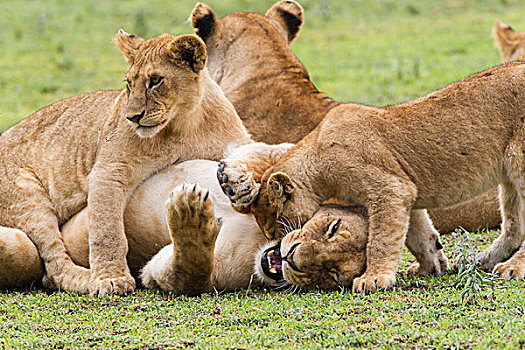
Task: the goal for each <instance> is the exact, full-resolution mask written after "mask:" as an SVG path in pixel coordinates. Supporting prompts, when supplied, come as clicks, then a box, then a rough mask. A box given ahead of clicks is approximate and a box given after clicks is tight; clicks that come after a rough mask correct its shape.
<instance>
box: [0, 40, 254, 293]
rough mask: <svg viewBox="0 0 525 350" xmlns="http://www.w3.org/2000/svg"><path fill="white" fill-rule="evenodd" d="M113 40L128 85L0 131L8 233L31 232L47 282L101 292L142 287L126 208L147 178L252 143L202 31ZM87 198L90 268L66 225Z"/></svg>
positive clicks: (0, 219) (3, 221)
mask: <svg viewBox="0 0 525 350" xmlns="http://www.w3.org/2000/svg"><path fill="white" fill-rule="evenodd" d="M115 41H116V43H117V46H118V47H119V48H120V50H121V51H122V52H123V53H124V56H125V57H126V60H127V62H128V63H129V66H130V69H129V71H128V73H127V75H126V80H127V84H126V89H125V90H124V91H122V92H121V93H119V94H118V93H116V92H115V93H113V92H110V93H108V92H97V93H93V94H88V95H83V96H77V97H73V98H70V99H68V100H64V101H60V102H58V103H56V104H54V105H51V106H49V107H46V108H44V109H42V110H40V111H38V112H37V113H35V114H33V115H32V116H30V117H28V118H27V119H25V120H23V121H21V122H20V123H18V124H17V125H15V126H14V127H12V128H11V129H9V130H8V131H6V132H5V133H4V134H2V135H1V137H0V150H1V153H0V171H1V172H2V176H0V225H2V226H3V227H4V228H2V229H1V230H0V234H3V231H4V230H5V232H6V234H11V233H12V229H19V230H21V231H22V232H24V233H25V234H27V236H28V237H29V238H30V239H31V241H32V242H33V243H34V244H35V245H36V248H37V249H38V252H39V254H40V257H41V258H42V260H43V263H44V267H45V272H46V282H47V284H49V285H54V286H55V287H57V288H60V289H63V290H69V291H79V292H82V293H85V292H87V291H88V290H89V292H90V293H91V294H95V295H97V294H98V295H105V294H123V293H126V292H130V291H132V290H133V289H134V288H135V280H134V279H133V277H132V276H131V274H130V272H129V268H128V265H127V262H126V253H127V251H128V245H127V241H126V237H125V234H124V224H123V213H124V209H125V207H126V204H127V202H128V200H129V198H130V196H131V194H132V193H133V191H134V190H135V189H136V188H137V186H139V184H141V183H142V182H144V181H145V180H147V179H148V178H150V177H151V176H153V175H155V174H156V173H158V172H159V171H162V170H163V169H165V168H167V167H169V166H170V165H172V164H175V163H179V162H181V161H184V160H189V159H195V158H203V159H220V158H222V157H224V154H225V151H226V149H227V148H228V147H235V146H237V145H240V144H245V143H248V142H250V138H249V136H248V134H247V132H246V130H245V128H244V126H243V125H242V123H241V121H240V119H239V117H238V116H237V114H236V112H235V110H234V108H233V106H232V105H231V103H230V102H229V101H228V100H227V99H226V98H225V97H224V95H223V93H222V91H221V90H220V88H219V87H218V86H217V84H216V83H215V82H213V81H212V80H211V79H210V77H209V76H208V72H207V70H206V69H205V64H206V57H207V56H206V49H205V45H204V43H203V42H202V40H201V39H200V38H198V37H197V36H195V35H181V36H173V35H169V34H163V35H160V36H157V37H154V38H151V39H149V40H143V39H141V38H139V37H137V36H135V35H131V34H127V33H125V32H123V31H119V32H118V34H117V36H116V38H115ZM113 100H114V102H112V101H113ZM111 105H112V106H113V107H112V109H111V110H108V109H107V106H111ZM86 206H87V207H88V211H89V220H88V221H89V254H90V255H89V261H90V270H88V269H86V268H83V267H80V266H78V265H76V264H74V263H73V262H72V260H71V258H70V257H69V256H68V254H67V252H66V249H65V247H64V243H63V241H62V238H61V235H60V231H59V227H60V225H62V224H63V223H64V222H66V221H67V220H68V219H69V218H71V217H72V216H73V215H74V214H75V213H77V212H79V211H80V210H81V209H83V208H84V207H86Z"/></svg>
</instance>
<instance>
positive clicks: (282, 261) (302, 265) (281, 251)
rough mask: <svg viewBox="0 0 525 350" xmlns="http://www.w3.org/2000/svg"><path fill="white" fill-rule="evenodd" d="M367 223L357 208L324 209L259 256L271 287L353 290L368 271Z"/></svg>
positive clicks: (260, 269)
mask: <svg viewBox="0 0 525 350" xmlns="http://www.w3.org/2000/svg"><path fill="white" fill-rule="evenodd" d="M367 237H368V220H367V219H366V213H365V210H364V209H363V208H361V207H357V206H352V207H349V206H339V205H323V206H322V207H321V208H320V209H319V210H318V211H317V212H316V213H315V214H314V215H313V217H312V218H311V219H310V220H308V221H307V222H306V223H305V224H304V226H303V227H302V228H300V229H296V230H293V231H292V232H290V233H288V234H287V235H286V236H285V237H284V238H283V240H282V241H281V242H280V243H279V244H277V245H274V246H270V247H265V248H263V249H262V250H261V252H260V253H259V254H257V256H256V261H255V264H256V271H257V274H258V276H259V277H260V278H261V279H262V280H263V281H264V282H265V283H266V284H268V285H270V286H272V287H277V288H279V287H280V288H286V287H287V286H289V285H290V284H291V285H293V286H299V287H302V288H304V289H313V288H316V287H318V288H323V289H334V288H338V287H340V286H344V287H347V286H351V285H352V281H353V280H354V278H356V277H358V276H360V275H361V274H362V273H363V272H364V270H365V267H366V243H367V240H368V238H367Z"/></svg>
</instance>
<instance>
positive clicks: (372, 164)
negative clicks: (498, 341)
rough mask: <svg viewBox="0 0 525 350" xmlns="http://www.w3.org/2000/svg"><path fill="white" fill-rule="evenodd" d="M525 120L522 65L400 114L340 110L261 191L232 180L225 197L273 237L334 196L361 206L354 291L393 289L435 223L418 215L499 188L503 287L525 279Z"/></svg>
mask: <svg viewBox="0 0 525 350" xmlns="http://www.w3.org/2000/svg"><path fill="white" fill-rule="evenodd" d="M524 111H525V64H520V63H510V64H505V65H502V66H498V67H495V68H492V69H489V70H486V71H483V72H481V73H478V74H474V75H473V76H471V77H468V78H466V79H463V80H461V81H459V82H457V83H454V84H451V85H449V86H448V87H446V88H444V89H442V90H439V91H436V92H434V93H431V94H429V95H427V96H426V97H423V98H420V99H417V100H414V101H411V102H408V103H404V104H400V105H396V106H389V107H384V108H377V107H370V106H363V105H354V104H347V105H341V106H339V107H336V108H335V109H333V110H332V111H331V112H329V113H328V114H327V116H326V117H325V118H324V120H323V121H322V122H321V124H320V125H319V126H318V127H317V128H316V129H314V130H313V131H312V132H311V133H310V134H309V135H308V136H306V137H305V138H304V139H303V140H302V141H301V142H299V143H298V144H297V145H296V146H295V147H293V148H292V149H291V150H290V151H289V152H288V153H286V154H285V155H284V156H283V157H282V158H281V159H280V160H279V161H278V162H277V163H276V164H275V165H274V166H272V167H271V168H270V169H268V170H267V171H266V172H265V174H264V175H263V177H262V180H261V185H260V187H258V186H257V185H255V182H253V181H251V179H246V178H244V179H241V178H240V177H234V176H227V178H225V179H223V181H222V182H223V190H224V191H225V193H226V194H228V195H230V198H232V199H234V200H235V203H234V206H236V207H238V208H242V210H243V211H245V212H246V211H249V212H252V213H253V214H254V215H255V217H256V219H257V222H258V224H259V225H260V226H261V228H262V229H263V231H264V232H265V234H266V235H267V236H269V237H273V236H274V235H275V234H276V232H277V229H278V228H279V226H280V223H282V222H296V223H297V222H306V221H308V220H309V219H310V218H311V217H312V214H313V213H315V212H316V210H317V208H318V207H319V205H320V204H321V203H323V201H325V200H327V199H329V198H332V197H336V198H338V199H340V200H344V201H348V202H350V203H356V204H358V205H362V206H364V207H365V208H366V210H367V214H368V217H369V231H370V232H369V237H368V243H367V248H366V252H367V253H366V254H367V255H366V260H367V268H366V271H365V273H364V274H363V276H361V277H359V278H357V279H355V280H354V282H353V289H354V290H355V291H359V292H361V291H375V290H376V288H377V287H379V288H389V287H391V286H393V284H394V283H395V273H396V270H397V267H398V264H399V260H400V257H401V247H402V245H403V242H404V241H405V238H406V239H407V245H408V244H409V242H411V244H414V241H416V242H417V237H418V234H419V231H420V230H424V231H426V230H427V229H428V228H429V226H431V224H430V223H429V222H428V217H427V216H426V213H425V212H424V211H421V210H420V209H426V208H437V207H446V206H451V205H454V204H457V203H461V202H463V201H466V200H469V199H470V198H472V197H473V196H476V195H478V194H480V193H483V191H486V190H487V189H488V188H490V187H491V186H495V185H496V184H499V185H500V189H501V201H502V202H501V208H502V213H503V232H502V234H501V236H500V237H499V238H498V239H497V240H496V241H495V242H494V243H493V244H492V245H491V246H490V247H489V248H488V249H487V250H486V251H485V252H484V253H483V255H482V256H481V258H480V265H481V266H482V267H483V268H484V269H487V270H488V269H494V272H496V273H500V274H501V275H502V277H504V278H506V279H510V278H516V279H522V278H523V277H525V261H524V259H525V248H520V246H521V244H522V243H523V239H524V235H523V231H524V229H525V228H524V227H523V224H524V220H525V217H524V215H525V213H524V212H523V210H521V208H523V206H524V205H525V192H524V188H525V187H524V184H525V174H524V166H525V156H524V154H525V129H524V125H523V124H524V119H525V114H524ZM226 170H228V168H227V167H226V168H225V166H224V165H223V166H222V170H221V168H220V171H223V172H225V171H226ZM230 170H232V172H231V173H230V174H237V173H239V172H238V171H236V170H235V169H230ZM219 179H221V176H220V177H219ZM224 180H226V181H224ZM246 186H248V187H250V189H249V190H247V189H246ZM241 189H242V191H241ZM409 222H410V226H409ZM407 230H408V234H407ZM421 237H429V235H428V234H425V235H423V236H421ZM416 247H417V244H416ZM301 249H302V247H301V245H299V246H297V247H296V248H295V251H296V252H298V251H300V250H301ZM516 251H517V253H515V254H514V255H513V253H514V252H516ZM318 254H323V250H322V249H320V251H319V252H318ZM511 256H512V257H511ZM509 258H510V259H509ZM507 259H509V260H507ZM505 260H507V261H505ZM502 261H505V262H503V263H500V262H502ZM498 263H500V264H498Z"/></svg>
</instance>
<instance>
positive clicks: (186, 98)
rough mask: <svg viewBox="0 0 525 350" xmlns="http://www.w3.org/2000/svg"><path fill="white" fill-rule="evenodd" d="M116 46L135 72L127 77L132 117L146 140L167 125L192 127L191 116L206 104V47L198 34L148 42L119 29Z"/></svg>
mask: <svg viewBox="0 0 525 350" xmlns="http://www.w3.org/2000/svg"><path fill="white" fill-rule="evenodd" d="M115 42H116V44H117V46H118V47H119V49H120V50H121V51H122V53H123V54H124V56H125V58H126V61H127V62H128V64H129V66H130V68H129V71H128V73H127V74H126V93H127V98H128V101H127V105H126V118H127V120H128V121H129V123H130V125H131V126H132V127H133V129H134V130H135V132H136V133H137V134H138V135H139V136H140V137H142V138H147V137H153V136H155V135H156V134H157V133H158V132H159V131H161V130H162V129H164V128H165V127H166V126H167V125H171V126H172V127H173V128H174V129H181V128H184V127H185V124H186V123H190V122H191V120H188V118H186V116H187V115H188V114H189V113H191V111H193V110H194V109H195V107H196V106H197V105H198V103H199V102H200V101H201V98H202V97H201V95H202V89H201V84H200V77H201V71H202V70H203V69H204V67H205V65H206V47H205V44H204V42H203V41H202V40H201V39H200V38H198V37H197V36H195V35H180V36H173V35H170V34H162V35H159V36H157V37H154V38H151V39H149V40H144V39H142V38H140V37H138V36H135V35H133V34H128V33H126V32H124V31H123V30H119V31H118V33H117V36H116V37H115Z"/></svg>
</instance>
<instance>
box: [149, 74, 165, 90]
mask: <svg viewBox="0 0 525 350" xmlns="http://www.w3.org/2000/svg"><path fill="white" fill-rule="evenodd" d="M161 81H162V77H159V76H158V75H152V76H151V77H150V78H149V86H148V87H149V88H150V89H151V88H152V87H154V86H155V85H159V84H160V82H161Z"/></svg>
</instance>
